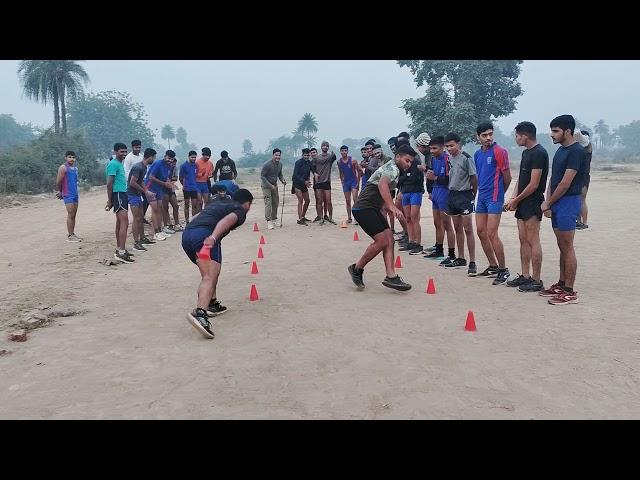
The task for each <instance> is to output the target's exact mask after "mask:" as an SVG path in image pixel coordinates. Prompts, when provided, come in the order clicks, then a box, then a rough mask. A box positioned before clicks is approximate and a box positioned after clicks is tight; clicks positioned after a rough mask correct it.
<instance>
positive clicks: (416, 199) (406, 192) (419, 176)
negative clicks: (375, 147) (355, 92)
mask: <svg viewBox="0 0 640 480" xmlns="http://www.w3.org/2000/svg"><path fill="white" fill-rule="evenodd" d="M404 141H406V140H404V139H402V140H401V141H400V145H402V144H403V143H404ZM396 148H397V147H394V149H396ZM424 171H425V168H424V166H423V165H422V161H421V160H420V156H419V155H417V154H416V156H415V157H414V159H413V160H412V161H411V166H410V167H409V169H408V170H407V171H406V172H404V174H402V175H400V180H399V181H398V197H399V198H397V199H396V200H399V203H400V208H402V211H403V213H404V218H405V219H406V232H407V242H406V243H404V242H403V244H401V246H400V248H399V250H400V251H408V252H409V255H421V254H422V227H421V226H420V208H421V207H422V195H423V194H424ZM397 206H398V202H397V201H396V207H397ZM403 229H404V226H403Z"/></svg>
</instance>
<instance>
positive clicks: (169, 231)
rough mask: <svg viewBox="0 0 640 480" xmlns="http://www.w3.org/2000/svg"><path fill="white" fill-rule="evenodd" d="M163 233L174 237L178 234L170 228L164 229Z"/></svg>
mask: <svg viewBox="0 0 640 480" xmlns="http://www.w3.org/2000/svg"><path fill="white" fill-rule="evenodd" d="M162 233H166V234H167V235H173V234H174V233H176V232H175V231H173V230H172V229H171V228H169V227H164V228H163V229H162Z"/></svg>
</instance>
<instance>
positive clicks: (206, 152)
mask: <svg viewBox="0 0 640 480" xmlns="http://www.w3.org/2000/svg"><path fill="white" fill-rule="evenodd" d="M202 155H209V156H211V149H210V148H209V147H203V149H202Z"/></svg>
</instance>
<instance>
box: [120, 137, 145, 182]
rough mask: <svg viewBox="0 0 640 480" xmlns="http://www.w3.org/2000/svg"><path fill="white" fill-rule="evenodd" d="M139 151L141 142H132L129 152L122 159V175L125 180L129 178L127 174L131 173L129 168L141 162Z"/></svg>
mask: <svg viewBox="0 0 640 480" xmlns="http://www.w3.org/2000/svg"><path fill="white" fill-rule="evenodd" d="M141 151H142V142H141V141H140V140H132V141H131V151H130V152H129V153H127V156H126V157H124V162H123V163H122V166H123V167H124V174H125V176H126V177H127V178H129V173H131V167H133V166H134V165H135V164H136V163H138V162H141V161H142V154H141V153H140V152H141Z"/></svg>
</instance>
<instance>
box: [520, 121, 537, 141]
mask: <svg viewBox="0 0 640 480" xmlns="http://www.w3.org/2000/svg"><path fill="white" fill-rule="evenodd" d="M515 130H516V133H517V134H519V135H526V136H527V137H529V138H530V139H531V140H535V139H536V126H535V125H534V124H533V123H531V122H520V123H519V124H517V125H516V128H515Z"/></svg>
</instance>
